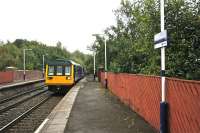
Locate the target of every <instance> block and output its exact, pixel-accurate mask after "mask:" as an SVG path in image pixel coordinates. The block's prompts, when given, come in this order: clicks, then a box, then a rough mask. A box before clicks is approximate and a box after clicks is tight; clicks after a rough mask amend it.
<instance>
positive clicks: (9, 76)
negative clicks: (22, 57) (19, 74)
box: [0, 71, 13, 84]
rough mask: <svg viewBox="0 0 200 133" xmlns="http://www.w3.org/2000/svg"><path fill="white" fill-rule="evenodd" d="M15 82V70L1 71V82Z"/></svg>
mask: <svg viewBox="0 0 200 133" xmlns="http://www.w3.org/2000/svg"><path fill="white" fill-rule="evenodd" d="M9 82H13V72H12V71H7V72H0V84H2V83H9Z"/></svg>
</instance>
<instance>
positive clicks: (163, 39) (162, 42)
mask: <svg viewBox="0 0 200 133" xmlns="http://www.w3.org/2000/svg"><path fill="white" fill-rule="evenodd" d="M164 4H165V1H164V0H160V19H161V32H160V33H158V34H156V35H155V36H154V44H155V45H154V48H155V49H157V48H161V71H160V76H161V98H162V100H161V102H160V133H167V132H168V126H167V102H166V98H165V96H166V85H165V80H166V78H165V47H166V46H167V31H166V30H165V19H164V17H165V14H164Z"/></svg>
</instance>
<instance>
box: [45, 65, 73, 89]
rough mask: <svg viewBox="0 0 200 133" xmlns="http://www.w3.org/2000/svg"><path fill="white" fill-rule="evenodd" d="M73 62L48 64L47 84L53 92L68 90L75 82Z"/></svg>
mask: <svg viewBox="0 0 200 133" xmlns="http://www.w3.org/2000/svg"><path fill="white" fill-rule="evenodd" d="M73 75H74V70H73V64H70V65H48V64H47V65H46V79H45V84H46V85H47V86H48V89H49V90H50V91H53V92H62V93H64V92H67V91H68V89H69V88H70V87H71V86H72V85H73V84H74V76H73Z"/></svg>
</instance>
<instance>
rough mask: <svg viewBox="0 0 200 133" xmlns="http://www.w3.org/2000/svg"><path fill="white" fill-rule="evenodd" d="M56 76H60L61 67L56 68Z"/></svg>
mask: <svg viewBox="0 0 200 133" xmlns="http://www.w3.org/2000/svg"><path fill="white" fill-rule="evenodd" d="M56 75H62V66H57V71H56Z"/></svg>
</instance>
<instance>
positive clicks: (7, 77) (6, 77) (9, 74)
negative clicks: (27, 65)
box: [0, 70, 43, 84]
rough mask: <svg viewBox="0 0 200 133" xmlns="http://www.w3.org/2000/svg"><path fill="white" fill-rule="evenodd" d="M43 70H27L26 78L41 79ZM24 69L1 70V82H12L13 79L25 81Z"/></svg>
mask: <svg viewBox="0 0 200 133" xmlns="http://www.w3.org/2000/svg"><path fill="white" fill-rule="evenodd" d="M41 78H43V77H42V72H41V71H38V70H33V71H26V80H34V79H41ZM23 80H24V77H23V71H6V72H0V84H3V83H10V82H13V81H23Z"/></svg>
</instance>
